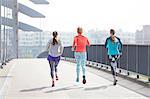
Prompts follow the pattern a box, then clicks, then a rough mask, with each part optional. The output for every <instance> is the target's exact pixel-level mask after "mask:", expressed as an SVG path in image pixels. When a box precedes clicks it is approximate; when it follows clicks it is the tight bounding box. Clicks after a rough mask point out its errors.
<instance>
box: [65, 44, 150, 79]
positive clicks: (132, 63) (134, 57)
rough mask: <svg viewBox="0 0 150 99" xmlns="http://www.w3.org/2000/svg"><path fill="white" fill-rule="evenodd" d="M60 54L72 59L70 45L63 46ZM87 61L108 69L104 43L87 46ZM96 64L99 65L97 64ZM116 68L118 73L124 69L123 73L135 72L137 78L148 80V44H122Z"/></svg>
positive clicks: (149, 61) (149, 50) (149, 59)
mask: <svg viewBox="0 0 150 99" xmlns="http://www.w3.org/2000/svg"><path fill="white" fill-rule="evenodd" d="M62 56H63V57H65V58H70V59H74V52H72V51H71V46H68V47H65V49H64V53H63V55H62ZM87 61H89V62H93V63H100V64H104V65H107V66H106V68H107V69H108V67H109V62H108V58H107V51H106V48H105V47H104V45H92V46H90V47H88V48H87ZM93 65H94V64H93ZM97 66H99V65H98V64H97ZM102 66H103V65H102ZM118 68H119V73H121V72H122V71H125V72H124V73H125V74H126V75H127V76H129V75H131V74H136V78H137V79H139V77H140V76H145V77H146V79H147V78H148V81H149V82H150V45H124V46H123V52H122V56H121V58H120V59H119V61H118Z"/></svg>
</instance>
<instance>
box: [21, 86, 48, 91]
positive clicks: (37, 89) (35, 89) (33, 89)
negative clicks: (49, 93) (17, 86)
mask: <svg viewBox="0 0 150 99" xmlns="http://www.w3.org/2000/svg"><path fill="white" fill-rule="evenodd" d="M46 88H49V87H40V88H32V89H24V90H20V92H30V91H40V90H43V89H46Z"/></svg>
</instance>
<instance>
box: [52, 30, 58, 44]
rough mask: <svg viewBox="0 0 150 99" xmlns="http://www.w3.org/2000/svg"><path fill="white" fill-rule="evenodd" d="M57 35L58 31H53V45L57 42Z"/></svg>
mask: <svg viewBox="0 0 150 99" xmlns="http://www.w3.org/2000/svg"><path fill="white" fill-rule="evenodd" d="M57 35H58V33H57V32H56V31H54V32H53V42H52V44H53V45H55V44H58V41H57V40H56V37H57Z"/></svg>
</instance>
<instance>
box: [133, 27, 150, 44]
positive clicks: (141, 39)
mask: <svg viewBox="0 0 150 99" xmlns="http://www.w3.org/2000/svg"><path fill="white" fill-rule="evenodd" d="M136 43H137V44H144V45H147V44H150V25H144V26H143V28H142V30H137V31H136Z"/></svg>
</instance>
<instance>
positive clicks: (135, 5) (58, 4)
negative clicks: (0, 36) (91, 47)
mask: <svg viewBox="0 0 150 99" xmlns="http://www.w3.org/2000/svg"><path fill="white" fill-rule="evenodd" d="M48 1H49V2H50V4H49V5H46V6H38V5H34V4H32V3H31V2H29V1H28V0H19V2H21V3H23V4H26V5H28V6H32V8H34V9H36V10H37V11H39V12H42V13H43V14H44V15H45V16H46V18H45V19H31V18H29V17H26V16H24V15H20V16H19V17H20V18H19V20H20V21H23V22H26V23H27V22H28V23H30V24H32V25H34V26H37V27H40V28H42V29H44V30H50V31H51V30H58V31H75V29H76V27H78V26H82V27H83V28H84V30H86V31H87V30H90V29H98V30H104V29H110V28H114V29H119V28H120V29H122V30H123V31H131V32H135V30H136V29H138V28H140V27H141V26H142V25H145V24H150V13H149V10H150V6H149V5H150V0H48Z"/></svg>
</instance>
